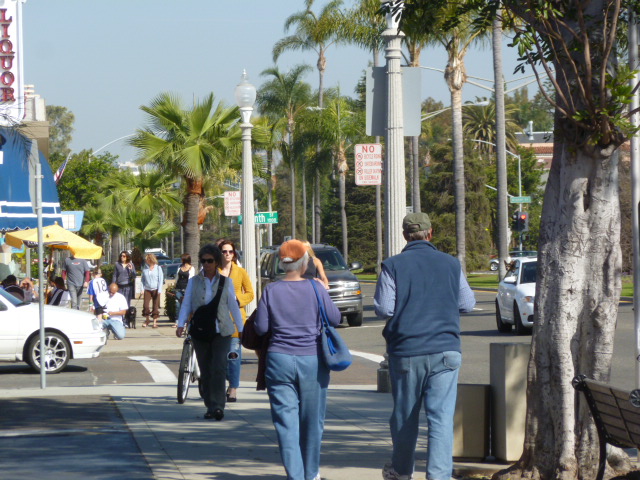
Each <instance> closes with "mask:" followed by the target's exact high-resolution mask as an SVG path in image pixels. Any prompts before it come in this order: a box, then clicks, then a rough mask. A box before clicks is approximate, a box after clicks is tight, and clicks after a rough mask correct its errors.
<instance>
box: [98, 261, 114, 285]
mask: <svg viewBox="0 0 640 480" xmlns="http://www.w3.org/2000/svg"><path fill="white" fill-rule="evenodd" d="M115 269H116V267H115V265H114V264H112V263H103V264H102V265H100V270H101V271H102V278H104V279H105V281H106V282H107V283H110V282H111V279H112V278H113V271H114V270H115Z"/></svg>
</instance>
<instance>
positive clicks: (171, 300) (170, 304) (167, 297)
mask: <svg viewBox="0 0 640 480" xmlns="http://www.w3.org/2000/svg"><path fill="white" fill-rule="evenodd" d="M164 293H165V294H164V313H165V315H166V316H167V317H169V321H170V322H175V321H176V320H177V319H178V314H177V312H178V309H177V308H176V295H175V293H176V287H175V285H169V286H167V288H165V289H164Z"/></svg>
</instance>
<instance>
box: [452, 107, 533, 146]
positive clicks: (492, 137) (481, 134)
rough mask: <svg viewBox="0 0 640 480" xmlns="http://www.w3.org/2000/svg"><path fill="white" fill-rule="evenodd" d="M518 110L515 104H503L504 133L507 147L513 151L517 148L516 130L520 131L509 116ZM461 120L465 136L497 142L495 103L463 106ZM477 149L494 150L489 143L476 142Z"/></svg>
mask: <svg viewBox="0 0 640 480" xmlns="http://www.w3.org/2000/svg"><path fill="white" fill-rule="evenodd" d="M517 111H518V108H517V106H516V105H514V104H511V105H507V106H505V109H504V113H505V118H506V120H505V135H506V140H507V149H508V150H511V151H512V152H515V151H516V150H517V149H518V140H517V139H516V132H518V131H520V130H521V129H520V127H519V126H518V124H517V123H515V122H514V121H513V120H511V119H510V117H511V116H512V115H513V114H515V113H516V112H517ZM462 122H463V124H464V127H463V132H464V134H465V138H472V139H474V140H483V141H485V142H490V143H493V144H495V143H497V141H496V137H497V131H496V104H495V102H492V103H490V104H489V105H487V106H486V107H479V106H476V107H475V108H465V109H464V110H463V112H462ZM477 149H478V150H480V151H481V152H484V153H489V152H494V151H495V150H494V147H492V146H491V145H487V144H486V143H485V144H482V143H480V144H478V145H477Z"/></svg>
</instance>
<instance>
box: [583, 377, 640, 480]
mask: <svg viewBox="0 0 640 480" xmlns="http://www.w3.org/2000/svg"><path fill="white" fill-rule="evenodd" d="M572 385H573V388H575V389H576V390H577V391H579V392H582V393H583V394H584V397H585V399H586V400H587V405H589V410H590V411H591V416H592V417H593V421H594V422H595V424H596V429H597V430H598V439H599V441H600V463H599V466H598V476H597V477H596V480H602V478H603V477H604V469H605V466H606V464H607V443H608V444H609V445H613V446H615V447H621V448H634V447H635V448H640V390H632V391H631V392H628V391H624V390H620V389H617V388H613V387H611V386H610V385H607V384H606V383H602V382H596V381H595V380H590V379H588V378H587V377H586V376H584V375H576V376H575V377H574V379H573V382H572Z"/></svg>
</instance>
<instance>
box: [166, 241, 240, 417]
mask: <svg viewBox="0 0 640 480" xmlns="http://www.w3.org/2000/svg"><path fill="white" fill-rule="evenodd" d="M198 257H199V259H200V264H201V265H202V271H201V272H200V273H199V274H198V275H196V276H194V277H192V278H190V279H189V282H188V283H187V289H186V290H185V292H184V298H183V299H182V306H181V308H180V316H179V317H178V328H177V329H176V336H178V337H182V334H183V332H184V326H185V323H187V320H188V319H189V317H190V315H192V314H193V313H195V312H196V311H197V310H198V309H199V308H201V307H206V306H208V305H210V304H212V303H213V301H214V300H215V297H216V296H217V292H218V285H219V282H220V281H222V282H224V287H223V289H222V291H221V293H220V297H219V303H218V308H217V312H216V313H215V315H212V316H211V322H213V323H215V335H214V336H213V338H212V339H211V341H203V340H198V339H196V338H193V346H194V348H195V351H196V357H197V359H198V365H199V366H200V380H201V383H202V386H203V396H202V397H203V399H204V404H205V405H206V407H207V412H206V413H205V415H204V418H205V419H207V420H211V419H213V418H215V419H216V420H222V418H223V417H224V407H225V401H226V392H225V381H226V372H227V354H228V353H229V347H230V346H231V335H233V333H234V332H235V331H236V328H237V329H238V331H239V332H242V328H243V326H244V324H243V322H242V314H241V313H240V308H239V307H238V302H237V300H236V293H235V290H234V288H233V282H226V281H225V280H226V278H224V277H222V276H221V275H220V274H219V273H218V267H219V266H220V264H221V263H222V253H221V252H220V249H219V248H218V247H216V246H215V245H214V244H207V245H205V246H203V247H202V248H201V249H200V252H199V254H198ZM232 318H233V321H232ZM234 323H235V327H234Z"/></svg>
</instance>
